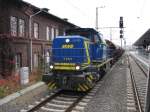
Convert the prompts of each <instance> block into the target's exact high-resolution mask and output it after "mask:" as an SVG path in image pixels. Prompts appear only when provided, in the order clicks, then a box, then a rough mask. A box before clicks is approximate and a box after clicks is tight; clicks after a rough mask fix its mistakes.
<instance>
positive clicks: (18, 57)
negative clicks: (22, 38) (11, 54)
mask: <svg viewBox="0 0 150 112" xmlns="http://www.w3.org/2000/svg"><path fill="white" fill-rule="evenodd" d="M15 62H16V63H15V68H16V69H19V68H20V67H22V55H21V53H17V54H16V55H15Z"/></svg>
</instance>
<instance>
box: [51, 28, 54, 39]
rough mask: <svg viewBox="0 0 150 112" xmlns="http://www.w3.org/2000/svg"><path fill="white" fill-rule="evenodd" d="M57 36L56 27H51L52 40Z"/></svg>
mask: <svg viewBox="0 0 150 112" xmlns="http://www.w3.org/2000/svg"><path fill="white" fill-rule="evenodd" d="M54 38H55V29H54V27H51V40H53V39H54Z"/></svg>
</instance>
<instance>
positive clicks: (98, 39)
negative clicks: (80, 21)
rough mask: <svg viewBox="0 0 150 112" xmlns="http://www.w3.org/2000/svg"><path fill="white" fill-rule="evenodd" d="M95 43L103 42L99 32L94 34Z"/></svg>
mask: <svg viewBox="0 0 150 112" xmlns="http://www.w3.org/2000/svg"><path fill="white" fill-rule="evenodd" d="M93 41H94V43H101V42H102V40H101V39H100V36H99V35H97V34H95V35H94V40H93Z"/></svg>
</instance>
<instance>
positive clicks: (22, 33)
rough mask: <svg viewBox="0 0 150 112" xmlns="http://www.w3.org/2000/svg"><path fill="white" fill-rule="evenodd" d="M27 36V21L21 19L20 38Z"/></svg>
mask: <svg viewBox="0 0 150 112" xmlns="http://www.w3.org/2000/svg"><path fill="white" fill-rule="evenodd" d="M24 36H25V21H24V20H23V19H19V37H24Z"/></svg>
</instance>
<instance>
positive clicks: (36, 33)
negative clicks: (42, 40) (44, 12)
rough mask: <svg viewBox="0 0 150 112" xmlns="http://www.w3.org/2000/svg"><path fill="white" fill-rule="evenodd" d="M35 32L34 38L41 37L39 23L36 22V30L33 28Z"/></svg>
mask: <svg viewBox="0 0 150 112" xmlns="http://www.w3.org/2000/svg"><path fill="white" fill-rule="evenodd" d="M33 31H34V32H33V33H34V38H36V39H37V38H39V25H38V23H34V30H33Z"/></svg>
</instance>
